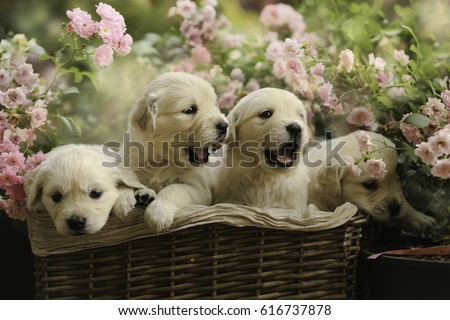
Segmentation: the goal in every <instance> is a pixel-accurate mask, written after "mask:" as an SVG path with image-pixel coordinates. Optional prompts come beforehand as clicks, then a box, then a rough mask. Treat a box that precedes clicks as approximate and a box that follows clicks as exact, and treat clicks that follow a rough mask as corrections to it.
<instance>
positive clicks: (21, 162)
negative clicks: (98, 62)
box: [0, 35, 52, 220]
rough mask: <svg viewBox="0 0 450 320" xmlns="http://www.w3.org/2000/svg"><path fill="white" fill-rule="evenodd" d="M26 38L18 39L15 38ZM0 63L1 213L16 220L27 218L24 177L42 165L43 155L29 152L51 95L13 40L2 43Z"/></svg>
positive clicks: (45, 113)
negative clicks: (4, 212)
mask: <svg viewBox="0 0 450 320" xmlns="http://www.w3.org/2000/svg"><path fill="white" fill-rule="evenodd" d="M17 36H19V37H22V38H23V40H25V41H28V40H26V38H24V36H23V35H16V37H17ZM1 47H2V48H6V49H3V50H4V51H3V52H2V53H1V54H2V57H9V58H6V59H2V60H1V62H0V195H1V199H0V209H2V210H4V211H6V213H7V214H8V215H9V216H10V217H11V218H15V219H21V220H24V219H26V218H27V216H28V212H27V210H26V207H25V192H24V190H23V175H24V174H25V172H26V171H28V170H30V169H32V168H34V167H35V166H36V165H38V164H39V163H41V162H42V161H43V160H44V159H45V156H44V154H43V153H42V152H38V153H35V154H33V153H32V152H31V151H30V148H31V147H32V146H33V144H34V141H35V139H36V135H35V132H36V131H37V130H40V128H41V127H42V126H44V125H45V124H46V123H47V116H48V111H47V105H48V104H49V103H50V102H51V101H52V93H51V91H50V90H49V89H47V88H46V87H45V86H43V85H41V81H40V78H39V74H37V73H34V70H33V66H32V65H31V64H29V63H27V62H26V58H27V55H26V54H25V53H23V52H22V51H21V50H19V48H17V46H14V38H13V39H12V40H11V41H9V40H6V39H4V40H2V42H1Z"/></svg>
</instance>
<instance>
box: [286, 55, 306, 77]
mask: <svg viewBox="0 0 450 320" xmlns="http://www.w3.org/2000/svg"><path fill="white" fill-rule="evenodd" d="M286 71H287V72H290V73H294V74H299V75H302V76H306V70H305V68H304V67H303V64H302V62H301V61H300V60H298V59H289V60H287V62H286Z"/></svg>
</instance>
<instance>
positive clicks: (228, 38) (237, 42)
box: [225, 34, 245, 48]
mask: <svg viewBox="0 0 450 320" xmlns="http://www.w3.org/2000/svg"><path fill="white" fill-rule="evenodd" d="M225 42H226V44H227V45H228V47H229V48H238V47H240V46H241V45H242V44H243V43H244V42H245V37H244V36H243V35H240V34H227V35H225Z"/></svg>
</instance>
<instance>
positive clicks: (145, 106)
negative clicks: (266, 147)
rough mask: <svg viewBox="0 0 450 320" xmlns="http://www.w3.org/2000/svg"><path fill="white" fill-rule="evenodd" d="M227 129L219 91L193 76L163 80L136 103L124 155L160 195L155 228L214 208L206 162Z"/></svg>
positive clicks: (153, 210)
mask: <svg viewBox="0 0 450 320" xmlns="http://www.w3.org/2000/svg"><path fill="white" fill-rule="evenodd" d="M227 127H228V124H227V122H226V119H225V117H224V116H223V115H222V114H221V113H220V110H219V108H218V107H217V97H216V94H215V93H214V89H213V87H212V86H211V85H210V84H209V83H208V82H206V81H205V80H203V79H201V78H199V77H197V76H194V75H190V74H187V73H176V72H174V73H166V74H163V75H161V76H159V77H158V78H156V79H155V80H154V81H153V82H151V83H150V85H149V86H148V88H147V89H146V90H145V92H144V94H143V95H142V96H141V98H140V99H139V100H138V101H137V102H136V104H135V105H134V107H133V109H132V111H131V114H130V117H129V125H128V131H129V135H130V141H131V142H130V144H129V145H125V144H124V148H123V156H124V159H125V161H127V159H129V161H130V166H131V168H132V169H133V170H134V171H135V172H136V173H137V175H138V177H139V179H140V181H141V182H142V183H143V184H145V185H146V186H148V187H150V188H152V189H154V190H155V191H157V193H158V194H157V197H156V199H155V201H153V202H152V203H151V204H150V205H149V206H148V207H147V209H146V211H145V220H146V222H147V224H148V225H149V227H150V228H151V229H152V230H154V231H156V232H159V231H161V230H165V229H167V228H169V227H170V225H171V224H172V222H173V219H174V215H175V212H176V211H178V210H179V209H180V208H183V207H185V206H188V205H196V204H197V205H210V204H211V200H212V196H211V191H210V179H209V177H208V170H207V169H208V168H206V167H205V163H207V162H208V160H209V155H210V152H212V151H211V149H214V148H217V147H219V145H220V142H221V141H222V140H223V139H224V138H225V135H226V132H227Z"/></svg>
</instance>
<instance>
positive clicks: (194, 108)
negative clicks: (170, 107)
mask: <svg viewBox="0 0 450 320" xmlns="http://www.w3.org/2000/svg"><path fill="white" fill-rule="evenodd" d="M197 111H198V107H197V106H196V105H195V104H193V105H192V106H190V107H189V108H187V109H186V110H184V111H183V113H185V114H196V113H197Z"/></svg>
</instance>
